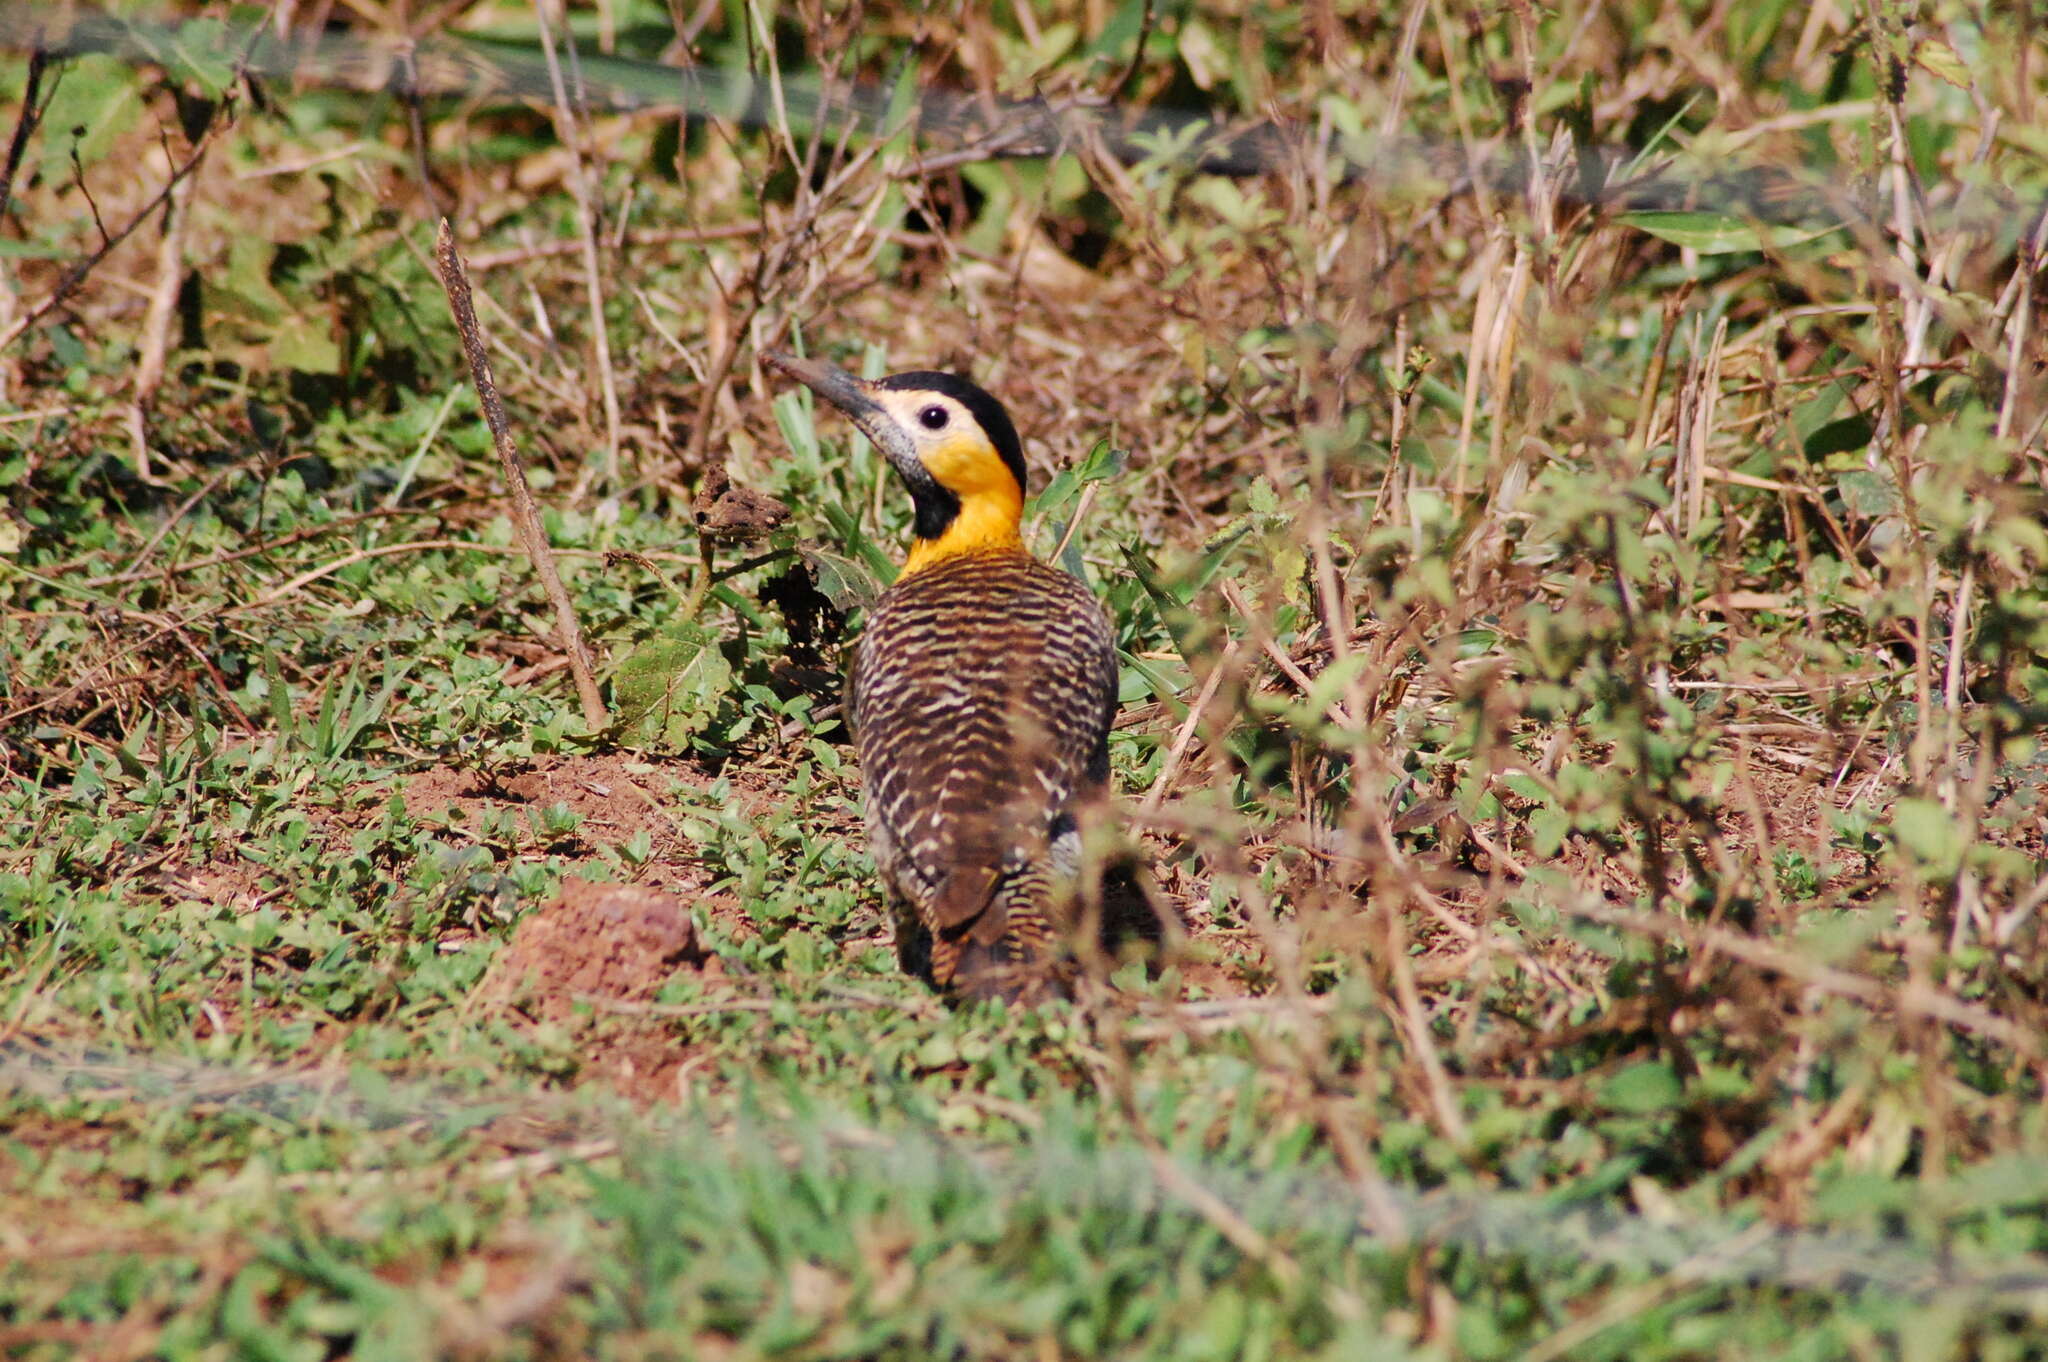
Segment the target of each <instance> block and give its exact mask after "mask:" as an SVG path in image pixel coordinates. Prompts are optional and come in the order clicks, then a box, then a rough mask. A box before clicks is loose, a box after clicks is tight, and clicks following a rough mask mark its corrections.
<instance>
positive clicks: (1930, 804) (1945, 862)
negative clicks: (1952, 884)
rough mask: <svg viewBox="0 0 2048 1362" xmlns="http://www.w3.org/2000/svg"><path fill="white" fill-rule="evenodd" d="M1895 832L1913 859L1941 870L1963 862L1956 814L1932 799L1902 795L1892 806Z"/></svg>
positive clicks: (1961, 841) (1961, 837)
mask: <svg viewBox="0 0 2048 1362" xmlns="http://www.w3.org/2000/svg"><path fill="white" fill-rule="evenodd" d="M1892 835H1893V836H1894V837H1896V838H1897V839H1898V843H1899V845H1900V846H1902V847H1904V848H1905V849H1906V852H1907V854H1909V855H1910V856H1912V857H1913V859H1914V860H1916V861H1918V862H1920V863H1921V864H1922V865H1924V866H1926V867H1928V868H1929V869H1931V870H1935V871H1937V872H1940V873H1947V872H1949V871H1953V870H1954V869H1955V868H1956V866H1957V865H1959V864H1960V863H1961V862H1962V857H1963V836H1962V829H1961V828H1960V827H1958V826H1957V824H1956V818H1955V815H1954V814H1952V813H1950V812H1949V811H1948V810H1947V809H1945V808H1943V807H1942V806H1941V805H1940V803H1939V802H1937V801H1935V800H1932V799H1918V798H1908V799H1901V800H1900V801H1899V802H1898V803H1897V804H1895V805H1894V806H1893V807H1892Z"/></svg>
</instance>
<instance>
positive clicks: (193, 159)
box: [0, 117, 225, 350]
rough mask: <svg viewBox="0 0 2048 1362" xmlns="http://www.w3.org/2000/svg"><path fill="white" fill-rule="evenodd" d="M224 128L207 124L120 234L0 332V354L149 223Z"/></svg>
mask: <svg viewBox="0 0 2048 1362" xmlns="http://www.w3.org/2000/svg"><path fill="white" fill-rule="evenodd" d="M223 126H225V124H223V123H222V122H221V121H220V120H219V119H218V117H216V119H215V121H214V122H212V123H209V124H208V125H207V128H206V131H205V132H204V133H202V134H200V137H199V143H198V145H197V146H195V147H193V148H192V154H191V155H190V156H189V157H187V158H186V160H185V164H183V165H181V166H179V167H178V168H177V169H176V170H174V171H172V172H171V178H170V179H169V180H168V181H166V182H165V184H164V186H163V188H161V189H159V190H157V192H156V193H155V194H153V195H151V196H150V200H149V202H148V203H145V204H143V205H142V207H141V208H139V209H137V210H136V211H135V214H134V216H133V217H131V218H129V219H128V221H127V222H125V223H123V224H122V225H121V227H120V228H119V230H117V231H114V232H110V233H108V235H107V237H106V239H105V240H104V241H102V242H101V243H100V247H99V249H98V250H96V251H94V252H93V253H92V254H91V255H89V256H87V257H86V258H85V259H83V260H81V261H79V262H78V263H77V264H75V265H73V266H72V267H71V268H70V269H68V270H66V271H65V272H64V276H63V277H62V278H61V279H59V280H58V281H57V287H55V288H54V289H51V290H50V296H49V297H47V298H45V299H43V301H42V302H40V303H38V304H36V305H35V307H34V308H32V309H30V310H29V312H28V313H26V314H25V315H24V316H22V317H20V318H18V319H17V320H16V321H15V322H14V324H13V325H11V326H9V327H8V328H7V330H6V331H5V332H0V350H5V349H6V348H7V347H8V346H10V345H12V344H14V342H15V341H16V340H19V339H20V338H21V334H22V332H24V331H26V330H28V329H29V328H30V327H31V326H34V325H35V324H36V323H37V322H39V321H41V320H42V319H43V318H45V317H47V316H49V315H50V314H51V313H52V312H54V311H56V310H57V309H58V308H59V307H62V306H63V305H64V302H65V300H66V299H68V298H70V297H71V295H72V294H73V293H75V292H77V291H78V286H79V285H80V284H83V283H84V282H85V280H86V277H87V276H88V275H90V274H91V273H92V272H93V271H94V270H95V269H97V268H99V264H100V262H101V261H103V260H105V259H106V258H107V257H108V256H109V255H111V254H113V252H114V248H115V247H117V246H119V245H120V244H121V243H122V242H124V241H126V240H127V239H128V238H129V237H130V236H132V235H133V234H134V232H135V229H136V228H137V227H140V226H141V225H142V224H143V223H144V222H146V221H148V220H149V218H150V216H151V215H152V214H154V213H155V212H156V210H157V209H158V208H160V207H162V206H163V203H164V201H165V200H166V199H168V198H170V196H171V191H172V190H174V189H176V188H177V187H178V186H179V185H180V184H182V183H184V181H185V179H186V177H187V176H189V175H191V173H192V172H193V171H195V170H197V169H199V165H200V162H202V161H204V160H205V159H206V153H207V150H208V148H210V147H212V145H213V139H214V138H215V137H217V136H219V135H220V129H221V128H222V127H223Z"/></svg>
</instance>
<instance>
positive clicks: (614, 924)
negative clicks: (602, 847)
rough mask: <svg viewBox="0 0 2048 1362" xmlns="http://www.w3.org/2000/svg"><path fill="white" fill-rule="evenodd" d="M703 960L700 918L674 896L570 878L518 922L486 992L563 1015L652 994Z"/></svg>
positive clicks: (539, 1012) (539, 1013)
mask: <svg viewBox="0 0 2048 1362" xmlns="http://www.w3.org/2000/svg"><path fill="white" fill-rule="evenodd" d="M704 960H705V951H704V948H703V946H702V945H701V944H700V943H699V942H698V940H697V925H696V923H695V922H694V921H692V920H691V917H690V912H689V909H688V908H687V907H686V906H685V905H684V903H683V901H682V900H681V899H679V898H677V897H676V896H675V895H673V894H664V893H662V892H661V891H660V890H657V889H644V888H641V887H639V886H636V885H630V884H596V883H592V882H590V881H587V880H574V879H572V880H564V881H563V882H562V894H561V897H560V898H558V899H556V900H555V901H554V902H553V903H550V904H548V905H547V906H546V907H544V908H541V909H540V910H539V911H537V912H535V913H533V914H531V915H529V916H528V917H527V918H526V919H525V920H524V921H522V922H521V923H520V924H519V928H518V930H517V931H515V932H514V933H513V934H512V943H511V945H510V946H508V947H507V948H506V949H505V952H504V954H503V955H501V956H499V957H498V959H497V960H496V961H495V962H494V963H493V964H492V966H491V971H490V975H489V977H488V978H487V979H486V980H485V983H484V993H485V995H486V996H487V997H495V998H502V999H506V1000H511V1001H517V1002H519V1003H521V1004H522V1005H524V1006H525V1007H526V1009H527V1010H529V1011H530V1012H531V1013H532V1014H533V1015H534V1016H536V1017H539V1018H541V1019H542V1020H547V1021H561V1020H565V1019H567V1018H568V1016H569V1015H570V1013H571V1011H572V1009H573V1008H574V1007H575V1004H576V1003H577V1002H578V1001H583V1002H587V1003H593V1004H596V1005H597V1006H599V1007H600V1008H601V1007H602V1006H603V1005H604V1004H605V1003H644V1002H647V1001H650V1000H651V999H652V998H653V997H654V995H655V993H656V992H657V991H658V990H659V989H660V988H661V986H662V984H664V983H666V982H667V980H668V977H669V976H670V975H671V974H673V973H675V971H676V970H677V969H679V968H681V967H682V966H684V965H701V964H703V963H704Z"/></svg>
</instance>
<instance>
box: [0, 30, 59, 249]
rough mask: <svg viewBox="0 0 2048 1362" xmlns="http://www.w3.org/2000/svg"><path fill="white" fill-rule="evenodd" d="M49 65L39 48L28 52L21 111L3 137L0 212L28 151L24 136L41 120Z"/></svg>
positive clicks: (26, 138)
mask: <svg viewBox="0 0 2048 1362" xmlns="http://www.w3.org/2000/svg"><path fill="white" fill-rule="evenodd" d="M49 64H50V55H49V53H47V52H45V51H43V49H42V48H40V47H38V48H37V49H36V50H35V51H33V52H31V53H29V54H28V77H27V79H26V81H25V83H24V84H23V86H22V91H21V113H20V114H19V115H18V116H17V117H16V118H15V120H14V136H12V137H11V138H9V139H8V140H7V164H6V165H5V166H4V167H0V213H5V212H6V211H7V199H8V196H9V195H11V194H12V193H13V192H14V173H15V172H16V171H18V170H20V169H21V158H22V154H23V153H24V152H26V151H27V150H28V139H29V138H31V137H33V136H35V132H36V124H38V123H40V122H42V121H43V107H42V104H41V102H40V101H41V99H42V88H43V71H44V69H45V68H46V67H48V66H49Z"/></svg>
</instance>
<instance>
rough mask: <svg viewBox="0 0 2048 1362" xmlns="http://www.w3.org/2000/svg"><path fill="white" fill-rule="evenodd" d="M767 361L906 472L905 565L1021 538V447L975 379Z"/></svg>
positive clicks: (910, 568) (1014, 543)
mask: <svg viewBox="0 0 2048 1362" xmlns="http://www.w3.org/2000/svg"><path fill="white" fill-rule="evenodd" d="M763 362H764V363H766V364H767V365H768V366H769V367H770V368H773V369H776V370H779V371H780V372H782V373H785V374H787V375H789V376H790V377H791V378H794V379H796V380H797V381H798V382H799V383H802V384H803V385H804V386H806V387H808V388H809V389H810V390H811V391H812V392H814V393H816V394H818V396H820V397H822V398H824V399H825V400H826V401H827V402H830V403H831V404H832V405H833V406H835V407H837V408H839V410H841V411H842V412H845V413H846V415H847V417H848V418H849V419H851V420H852V422H853V423H854V425H856V426H858V427H859V428H860V431H861V433H862V434H864V435H866V436H867V437H868V439H870V440H872V441H873V442H874V445H875V448H877V449H879V450H881V451H882V456H883V457H884V458H886V459H888V461H889V464H890V466H891V467H893V468H894V469H895V470H896V475H897V476H898V477H899V478H901V479H902V480H903V485H904V486H905V487H906V488H907V489H909V492H910V500H911V506H912V509H913V510H914V512H915V526H916V535H917V542H916V543H914V544H913V545H912V546H911V550H910V557H909V560H908V561H907V562H905V564H904V571H905V572H915V571H917V570H918V569H919V568H922V567H928V566H930V565H931V564H932V563H934V562H937V561H939V560H940V559H942V558H950V557H953V556H954V555H956V554H960V553H972V552H975V551H977V550H982V549H992V548H1021V547H1022V546H1023V535H1022V530H1021V525H1022V520H1023V514H1024V485H1025V472H1024V447H1023V444H1022V442H1020V441H1019V440H1018V438H1017V427H1016V426H1014V425H1013V424H1011V422H1010V415H1009V413H1008V412H1006V411H1004V410H1003V404H1002V403H1000V402H998V401H996V399H995V398H993V397H990V396H989V395H988V394H987V393H986V392H984V391H983V390H982V389H981V388H979V387H977V386H976V385H975V384H973V383H971V382H969V381H968V380H966V379H964V378H962V377H960V376H959V375H958V374H941V373H934V372H931V371H929V370H917V371H915V372H912V373H903V374H891V375H890V376H889V377H887V378H878V379H874V380H872V381H870V380H868V379H862V378H855V377H854V376H853V375H852V374H849V373H847V372H845V371H844V370H842V369H835V368H833V367H832V366H831V365H829V364H824V363H820V362H819V361H817V360H813V359H798V358H796V357H795V356H793V355H780V354H771V355H766V356H764V357H763Z"/></svg>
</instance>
